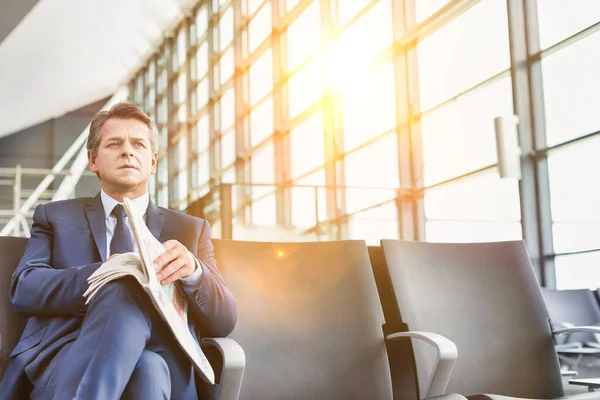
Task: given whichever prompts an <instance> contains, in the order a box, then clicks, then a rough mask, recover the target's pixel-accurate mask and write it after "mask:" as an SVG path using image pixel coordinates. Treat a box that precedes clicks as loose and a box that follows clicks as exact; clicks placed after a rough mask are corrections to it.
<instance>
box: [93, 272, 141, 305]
mask: <svg viewBox="0 0 600 400" xmlns="http://www.w3.org/2000/svg"><path fill="white" fill-rule="evenodd" d="M141 290H142V288H141V287H140V285H139V284H138V283H137V282H136V281H135V280H134V279H133V278H130V277H125V278H121V279H116V280H114V281H111V282H108V283H106V284H104V285H103V286H102V287H101V288H100V289H99V290H98V292H97V293H96V294H95V295H94V297H93V298H92V300H91V304H93V303H102V304H108V305H115V306H118V305H121V304H123V303H126V304H135V303H137V302H139V298H140V294H139V292H140V291H141Z"/></svg>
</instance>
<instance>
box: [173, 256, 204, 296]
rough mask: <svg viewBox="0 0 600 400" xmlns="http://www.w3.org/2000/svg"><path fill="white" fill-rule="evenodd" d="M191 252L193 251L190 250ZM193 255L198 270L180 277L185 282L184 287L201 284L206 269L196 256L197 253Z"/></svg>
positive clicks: (189, 287) (193, 286) (190, 287)
mask: <svg viewBox="0 0 600 400" xmlns="http://www.w3.org/2000/svg"><path fill="white" fill-rule="evenodd" d="M190 254H192V253H191V252H190ZM192 257H194V262H195V263H196V270H195V271H194V273H192V274H191V275H190V276H188V277H186V278H180V279H179V280H180V281H181V282H182V283H183V288H184V289H186V288H188V289H192V288H197V287H198V285H199V284H200V281H201V280H202V273H203V272H204V269H203V268H202V263H201V262H200V260H198V259H197V258H196V256H195V255H193V254H192Z"/></svg>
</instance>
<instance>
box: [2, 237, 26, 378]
mask: <svg viewBox="0 0 600 400" xmlns="http://www.w3.org/2000/svg"><path fill="white" fill-rule="evenodd" d="M26 244H27V239H26V238H17V237H9V236H1V237H0V379H1V378H2V375H3V374H4V370H5V369H6V366H7V365H8V355H9V354H10V352H11V351H12V349H13V347H15V345H16V344H17V342H18V340H19V337H20V336H21V332H22V331H23V328H24V327H25V322H27V319H26V318H25V317H23V316H21V315H19V314H17V313H16V312H15V310H14V309H13V307H12V304H11V302H10V297H9V296H10V281H11V276H12V273H13V272H14V270H15V269H16V268H17V265H18V264H19V261H20V260H21V257H22V256H23V252H24V251H25V245H26Z"/></svg>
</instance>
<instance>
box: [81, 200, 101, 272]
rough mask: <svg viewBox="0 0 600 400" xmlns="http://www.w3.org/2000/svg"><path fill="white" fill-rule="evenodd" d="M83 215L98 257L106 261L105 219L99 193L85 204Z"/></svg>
mask: <svg viewBox="0 0 600 400" xmlns="http://www.w3.org/2000/svg"><path fill="white" fill-rule="evenodd" d="M85 216H86V218H87V220H88V224H89V225H90V230H91V231H92V236H93V237H94V241H95V242H96V247H97V248H98V253H100V258H101V259H102V261H106V221H105V220H104V208H103V207H102V199H101V198H100V193H98V195H96V197H94V198H93V199H90V200H89V201H88V202H87V204H86V205H85Z"/></svg>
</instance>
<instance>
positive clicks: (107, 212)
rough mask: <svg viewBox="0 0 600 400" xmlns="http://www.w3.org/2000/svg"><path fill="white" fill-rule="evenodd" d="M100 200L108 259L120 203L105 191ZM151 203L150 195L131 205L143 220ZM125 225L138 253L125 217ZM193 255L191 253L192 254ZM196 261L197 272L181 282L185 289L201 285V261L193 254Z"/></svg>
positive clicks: (145, 195)
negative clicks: (114, 213)
mask: <svg viewBox="0 0 600 400" xmlns="http://www.w3.org/2000/svg"><path fill="white" fill-rule="evenodd" d="M100 198H101V199H102V207H103V208H104V221H105V223H106V259H108V258H109V257H110V255H111V254H110V242H111V241H112V238H113V236H114V234H115V228H116V227H117V217H115V216H114V215H112V210H113V209H114V208H115V206H116V205H117V204H122V203H119V202H118V201H117V200H115V199H113V198H112V197H110V196H109V195H107V194H106V193H105V192H104V190H101V191H100ZM149 203H150V197H149V196H148V193H146V194H144V195H142V196H140V197H137V198H135V199H133V200H131V205H132V207H133V210H134V212H135V213H136V214H137V215H141V216H142V219H144V220H145V219H146V212H147V210H148V204H149ZM125 223H126V225H127V228H128V230H129V234H131V241H132V242H133V251H135V252H137V251H138V247H137V243H136V242H135V240H134V239H133V234H132V233H131V225H129V219H128V218H127V217H125ZM190 254H191V253H190ZM192 256H193V258H194V261H195V262H196V271H194V273H193V274H192V275H190V276H188V277H187V278H181V279H180V281H181V282H183V284H184V287H185V286H187V287H188V288H191V287H197V286H198V284H199V283H200V279H201V278H202V264H201V263H200V261H199V260H198V259H197V258H196V257H195V256H194V255H193V254H192Z"/></svg>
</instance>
